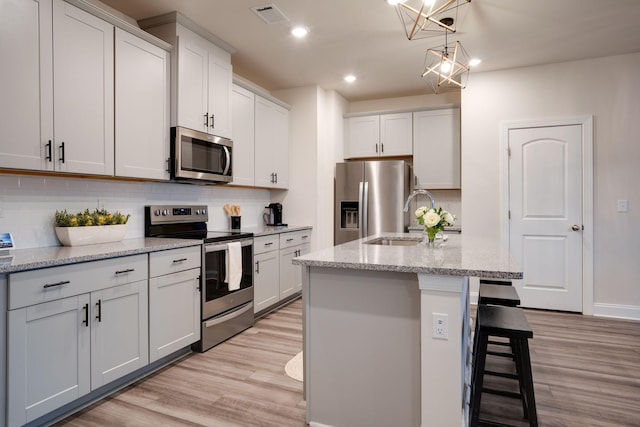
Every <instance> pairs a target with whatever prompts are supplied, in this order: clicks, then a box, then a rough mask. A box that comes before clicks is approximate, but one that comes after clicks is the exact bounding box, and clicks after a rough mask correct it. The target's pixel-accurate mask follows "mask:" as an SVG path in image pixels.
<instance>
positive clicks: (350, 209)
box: [340, 201, 360, 230]
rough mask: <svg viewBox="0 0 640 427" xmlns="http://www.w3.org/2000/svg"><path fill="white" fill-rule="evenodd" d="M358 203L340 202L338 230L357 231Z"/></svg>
mask: <svg viewBox="0 0 640 427" xmlns="http://www.w3.org/2000/svg"><path fill="white" fill-rule="evenodd" d="M359 209H360V208H359V203H358V202H357V201H356V202H346V201H341V202H340V228H344V229H352V230H357V229H358V227H359V224H358V218H359V216H360V215H359Z"/></svg>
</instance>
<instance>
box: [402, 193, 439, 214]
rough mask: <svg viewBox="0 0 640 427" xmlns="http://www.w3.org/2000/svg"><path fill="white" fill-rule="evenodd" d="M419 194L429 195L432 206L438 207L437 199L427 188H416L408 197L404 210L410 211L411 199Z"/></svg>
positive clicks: (433, 207)
mask: <svg viewBox="0 0 640 427" xmlns="http://www.w3.org/2000/svg"><path fill="white" fill-rule="evenodd" d="M419 194H424V195H425V196H427V197H428V198H429V201H430V202H431V208H432V209H435V207H436V201H435V200H434V199H433V195H432V194H431V193H429V192H428V191H427V190H415V191H414V192H413V193H411V195H410V196H409V197H408V198H407V202H406V203H405V204H404V211H405V212H408V211H409V205H410V204H411V201H412V200H413V199H414V198H415V197H416V196H417V195H419Z"/></svg>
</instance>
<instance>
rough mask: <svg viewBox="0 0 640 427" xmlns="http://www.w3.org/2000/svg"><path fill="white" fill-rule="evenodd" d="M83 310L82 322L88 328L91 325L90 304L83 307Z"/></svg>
mask: <svg viewBox="0 0 640 427" xmlns="http://www.w3.org/2000/svg"><path fill="white" fill-rule="evenodd" d="M82 310H84V320H83V321H82V324H83V325H84V326H85V327H87V328H88V327H89V304H85V305H84V306H83V307H82Z"/></svg>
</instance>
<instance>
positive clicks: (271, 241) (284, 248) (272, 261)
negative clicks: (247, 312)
mask: <svg viewBox="0 0 640 427" xmlns="http://www.w3.org/2000/svg"><path fill="white" fill-rule="evenodd" d="M253 247H254V253H255V256H254V262H255V274H254V312H255V313H258V312H261V311H263V310H265V309H268V308H271V307H273V306H275V305H276V304H278V303H279V302H280V301H283V300H285V299H287V298H289V297H291V296H292V295H294V294H295V293H296V292H299V291H301V290H302V275H301V269H300V266H297V265H293V264H292V263H291V260H293V258H295V257H298V256H301V255H304V254H307V253H309V252H310V250H311V229H309V230H302V231H290V232H284V233H279V234H272V235H269V236H261V237H256V238H255V239H254V246H253Z"/></svg>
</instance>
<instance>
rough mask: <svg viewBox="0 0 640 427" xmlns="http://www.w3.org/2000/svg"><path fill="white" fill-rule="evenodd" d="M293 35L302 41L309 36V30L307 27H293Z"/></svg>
mask: <svg viewBox="0 0 640 427" xmlns="http://www.w3.org/2000/svg"><path fill="white" fill-rule="evenodd" d="M291 34H293V35H294V36H295V37H297V38H299V39H300V38H302V37H304V36H306V35H307V34H309V29H308V28H307V27H305V26H302V25H298V26H297V27H293V28H292V29H291Z"/></svg>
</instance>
